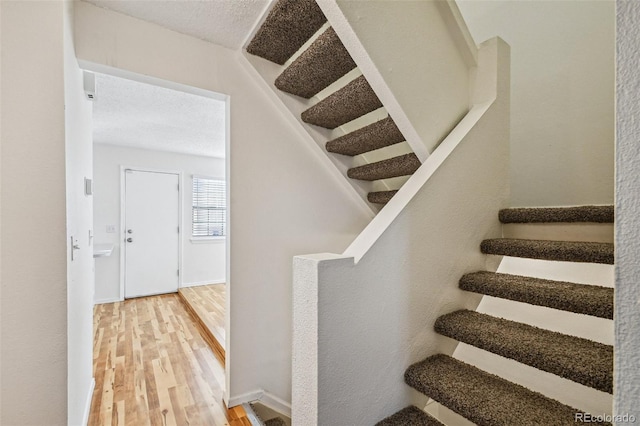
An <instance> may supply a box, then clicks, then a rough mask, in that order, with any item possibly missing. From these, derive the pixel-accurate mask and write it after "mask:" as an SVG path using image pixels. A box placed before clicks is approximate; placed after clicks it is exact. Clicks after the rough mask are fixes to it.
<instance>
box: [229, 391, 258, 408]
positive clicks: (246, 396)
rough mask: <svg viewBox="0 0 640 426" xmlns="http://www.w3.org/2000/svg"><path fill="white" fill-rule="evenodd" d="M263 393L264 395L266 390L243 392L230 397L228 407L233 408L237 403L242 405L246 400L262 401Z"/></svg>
mask: <svg viewBox="0 0 640 426" xmlns="http://www.w3.org/2000/svg"><path fill="white" fill-rule="evenodd" d="M263 395H264V391H263V390H262V389H258V390H255V391H251V392H247V393H243V394H241V395H238V396H234V397H231V398H229V401H228V402H227V407H229V408H231V407H235V406H236V405H242V404H244V403H245V402H254V401H260V400H261V399H262V397H263Z"/></svg>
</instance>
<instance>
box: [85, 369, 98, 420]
mask: <svg viewBox="0 0 640 426" xmlns="http://www.w3.org/2000/svg"><path fill="white" fill-rule="evenodd" d="M95 387H96V379H95V378H93V377H92V378H91V383H90V384H89V392H88V394H87V399H86V402H85V403H84V414H83V415H82V424H83V425H87V424H89V414H90V413H91V401H92V400H93V390H94V389H95Z"/></svg>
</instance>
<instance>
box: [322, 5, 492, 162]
mask: <svg viewBox="0 0 640 426" xmlns="http://www.w3.org/2000/svg"><path fill="white" fill-rule="evenodd" d="M337 4H338V6H339V7H340V10H341V11H342V13H343V14H344V16H345V17H346V19H347V21H348V22H349V25H350V26H351V28H352V30H353V31H354V32H355V34H356V35H357V38H358V39H359V41H360V43H361V44H362V46H364V48H365V49H366V53H367V54H368V56H369V58H370V60H371V62H372V65H374V66H375V68H376V71H377V72H376V73H375V74H371V77H369V76H370V71H371V70H370V69H369V67H368V66H366V64H362V65H361V64H360V63H358V65H359V66H360V67H361V69H362V73H363V74H364V75H365V77H367V78H369V79H371V80H372V82H371V84H372V85H373V86H372V87H374V89H375V88H376V86H375V80H376V78H375V77H374V75H378V73H379V75H380V76H381V77H382V79H383V80H384V83H385V84H386V85H387V86H388V87H389V89H390V90H391V95H392V97H393V98H394V99H389V100H388V101H389V102H385V99H384V98H381V100H382V102H383V103H384V104H385V105H387V104H388V103H393V101H395V102H397V103H398V104H399V107H400V110H401V111H403V112H404V115H406V117H407V118H408V119H409V121H410V125H411V126H412V129H411V130H413V132H416V133H417V135H418V137H419V138H420V140H421V142H422V144H423V145H424V146H425V147H426V151H427V153H431V152H432V151H433V150H434V149H435V147H436V146H437V145H438V144H439V143H440V142H441V141H442V140H443V139H444V137H445V136H447V135H448V134H449V132H450V131H451V129H453V127H454V126H455V125H456V124H457V123H458V121H459V120H460V119H461V118H462V117H463V116H464V114H466V113H467V111H468V110H469V105H470V102H469V95H470V87H469V68H470V67H469V65H468V64H467V63H466V62H465V59H464V56H463V55H464V53H463V52H461V51H460V49H459V48H458V45H457V44H456V41H455V40H454V38H453V37H452V34H451V32H450V30H449V29H448V28H447V24H446V22H445V20H444V19H443V16H442V15H441V13H440V10H439V8H438V6H437V2H433V1H386V0H383V1H360V0H338V1H337ZM329 18H331V16H330V17H329ZM339 30H340V28H337V29H336V31H337V32H338V35H342V34H341V33H340V31H339ZM495 35H496V34H495V33H494V34H492V35H491V37H493V36H495ZM488 38H490V37H486V38H485V39H483V40H481V41H484V40H486V39H488ZM345 43H346V44H345V46H349V44H348V40H345ZM357 59H358V58H356V61H357ZM390 112H391V116H392V117H393V115H394V114H393V111H390ZM394 118H395V117H394ZM398 120H399V121H398V123H397V124H398V127H399V129H400V130H401V131H405V129H403V127H404V126H403V124H404V122H403V120H402V117H398ZM406 130H407V132H406V133H407V134H405V137H407V138H409V137H410V136H412V135H413V132H408V130H410V129H408V128H407V129H406ZM408 140H409V139H408ZM423 159H424V157H423Z"/></svg>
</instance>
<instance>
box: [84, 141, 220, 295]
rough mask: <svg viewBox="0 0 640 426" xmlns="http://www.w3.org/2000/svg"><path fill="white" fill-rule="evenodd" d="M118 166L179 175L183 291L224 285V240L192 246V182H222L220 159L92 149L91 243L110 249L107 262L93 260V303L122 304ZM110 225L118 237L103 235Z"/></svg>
mask: <svg viewBox="0 0 640 426" xmlns="http://www.w3.org/2000/svg"><path fill="white" fill-rule="evenodd" d="M120 166H126V167H132V168H136V167H139V168H142V169H152V170H168V171H176V172H182V179H183V181H182V209H183V210H182V211H183V215H182V224H181V225H180V227H181V230H182V247H183V254H182V258H183V262H182V277H181V282H182V286H189V285H194V284H195V285H198V284H207V283H208V284H211V283H223V282H224V281H225V240H224V239H218V240H210V241H206V242H193V241H192V240H191V206H192V192H191V184H192V176H193V175H194V174H196V175H200V176H210V177H212V178H219V179H224V174H225V172H224V169H225V167H224V159H220V158H213V157H202V156H196V155H187V154H178V153H172V152H161V151H151V150H145V149H137V148H127V147H121V146H115V145H105V144H95V145H94V170H95V180H94V190H95V195H94V222H95V234H96V236H95V241H96V242H97V243H110V244H113V245H114V251H113V253H112V254H111V256H108V257H99V258H97V259H96V295H95V300H96V303H105V302H112V301H114V300H120V298H121V297H122V296H123V295H121V294H120V248H121V240H122V238H120V234H119V232H120V231H119V230H120V207H121V206H120V179H121V176H120ZM107 225H114V226H115V229H116V233H107Z"/></svg>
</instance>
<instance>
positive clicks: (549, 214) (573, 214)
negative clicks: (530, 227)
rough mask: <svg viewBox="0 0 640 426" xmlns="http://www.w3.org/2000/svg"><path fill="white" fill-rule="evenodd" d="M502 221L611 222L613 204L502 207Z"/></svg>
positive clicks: (499, 215) (500, 215)
mask: <svg viewBox="0 0 640 426" xmlns="http://www.w3.org/2000/svg"><path fill="white" fill-rule="evenodd" d="M498 217H499V218H500V222H502V223H553V222H595V223H613V217H614V209H613V206H578V207H528V208H524V207H521V208H510V209H502V210H500V213H498Z"/></svg>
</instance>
